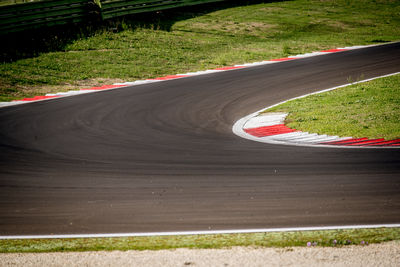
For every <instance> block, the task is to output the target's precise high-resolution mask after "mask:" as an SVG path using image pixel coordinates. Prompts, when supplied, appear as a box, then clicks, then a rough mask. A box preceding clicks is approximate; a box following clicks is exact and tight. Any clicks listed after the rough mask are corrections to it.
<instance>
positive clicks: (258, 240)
mask: <svg viewBox="0 0 400 267" xmlns="http://www.w3.org/2000/svg"><path fill="white" fill-rule="evenodd" d="M334 240H336V241H337V243H336V244H335V243H334ZM392 240H400V228H375V229H350V230H324V231H301V232H275V233H251V234H216V235H184V236H155V237H121V238H76V239H28V240H24V239H20V240H0V252H1V253H8V252H66V251H98V250H160V249H175V248H230V247H234V246H251V247H294V246H307V242H311V243H314V242H316V243H314V244H315V245H316V246H322V247H341V246H346V245H360V244H361V242H362V241H364V242H365V244H367V242H368V244H372V243H380V242H385V241H392Z"/></svg>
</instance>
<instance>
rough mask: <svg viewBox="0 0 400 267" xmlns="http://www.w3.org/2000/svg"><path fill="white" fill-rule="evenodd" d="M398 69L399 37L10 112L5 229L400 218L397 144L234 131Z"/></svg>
mask: <svg viewBox="0 0 400 267" xmlns="http://www.w3.org/2000/svg"><path fill="white" fill-rule="evenodd" d="M398 71H400V43H395V44H388V45H383V46H379V47H371V48H366V49H360V50H353V51H347V52H342V53H336V54H330V55H325V56H318V57H312V58H305V59H299V60H295V61H289V62H283V63H278V64H271V65H264V66H258V67H253V68H246V69H240V70H233V71H228V72H223V73H215V74H209V75H202V76H196V77H190V78H184V79H178V80H172V81H166V82H160V83H154V84H147V85H141V86H135V87H130V88H123V89H117V90H112V91H105V92H100V93H95V94H87V95H80V96H75V97H68V98H63V99H56V100H52V101H44V102H37V103H32V104H27V105H19V106H13V107H7V108H2V109H0V234H1V235H13V234H21V235H22V234H68V233H71V234H72V233H74V234H77V233H105V232H107V233H118V232H159V231H184V230H209V229H211V230H213V229H214V230H217V229H247V228H270V227H295V226H323V225H324V226H329V225H353V224H376V223H399V222H400V150H399V149H340V148H306V147H291V146H279V145H269V144H262V143H257V142H252V141H249V140H245V139H241V138H240V137H237V136H235V135H234V134H233V133H232V130H231V128H232V125H233V124H234V122H235V121H236V120H238V119H239V118H241V117H243V116H245V115H247V114H249V113H251V112H254V111H256V110H259V109H261V108H263V107H266V106H268V105H271V104H274V103H277V102H279V101H283V100H285V99H288V98H292V97H295V96H299V95H303V94H305V93H309V92H313V91H318V90H321V89H325V88H330V87H333V86H337V85H341V84H344V83H347V82H348V81H349V79H350V80H352V81H355V80H357V79H366V78H369V77H374V76H378V75H383V74H387V73H393V72H398ZM338 112H340V111H338Z"/></svg>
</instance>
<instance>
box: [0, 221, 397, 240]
mask: <svg viewBox="0 0 400 267" xmlns="http://www.w3.org/2000/svg"><path fill="white" fill-rule="evenodd" d="M399 227H400V224H366V225H344V226H341V225H340V226H315V227H289V228H261V229H236V230H207V231H181V232H154V233H151V232H149V233H114V234H111V233H104V234H64V235H5V236H0V239H3V240H4V239H55V238H103V237H140V236H172V235H174V236H179V235H217V234H250V233H274V232H298V231H325V230H346V229H371V228H399Z"/></svg>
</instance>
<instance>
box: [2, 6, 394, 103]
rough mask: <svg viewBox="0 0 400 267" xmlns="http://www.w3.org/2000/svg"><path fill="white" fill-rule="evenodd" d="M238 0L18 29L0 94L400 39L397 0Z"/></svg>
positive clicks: (6, 54) (7, 96)
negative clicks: (84, 24)
mask: <svg viewBox="0 0 400 267" xmlns="http://www.w3.org/2000/svg"><path fill="white" fill-rule="evenodd" d="M239 2H240V1H233V3H232V2H231V1H229V2H226V3H225V2H224V3H221V4H212V5H205V6H200V7H191V8H183V9H178V10H173V11H165V12H160V13H157V14H155V13H154V14H151V15H148V14H146V15H143V16H138V15H136V16H134V17H130V18H129V17H127V18H124V19H123V20H115V21H110V22H107V23H106V24H102V25H90V27H88V28H85V29H75V30H74V31H72V30H70V29H69V28H62V30H57V31H53V32H51V31H49V32H50V34H46V33H45V34H43V33H40V34H39V33H37V34H34V35H32V36H31V37H30V39H29V38H27V39H24V41H21V40H20V39H21V38H23V37H21V35H17V36H14V37H12V36H11V37H10V38H8V42H2V44H1V45H2V46H4V47H2V52H1V55H2V56H1V58H2V60H1V61H2V62H3V63H2V64H1V65H0V101H7V100H12V99H18V98H21V97H27V96H34V95H37V94H45V93H49V92H57V91H62V90H65V87H66V86H67V87H68V86H72V87H75V88H76V89H79V88H82V87H86V86H98V85H101V83H99V82H98V81H101V80H114V79H120V80H124V81H133V80H137V79H146V78H154V77H159V76H164V75H168V74H177V73H185V72H189V71H197V70H205V69H210V68H216V67H221V66H226V65H233V64H240V63H246V62H252V61H260V60H267V59H272V58H279V57H284V56H288V55H295V54H300V53H306V52H312V51H318V50H322V49H328V48H336V47H340V46H351V45H364V44H372V43H381V42H388V41H395V40H399V39H400V16H399V13H400V3H399V2H398V1H393V0H382V1H372V0H358V1H348V0H331V1H319V0H295V1H282V2H281V1H279V2H268V3H258V4H249V5H247V4H243V2H242V3H239ZM254 2H260V1H247V3H254ZM60 31H61V32H62V33H61V34H60V33H59V32H60ZM65 36H67V37H65Z"/></svg>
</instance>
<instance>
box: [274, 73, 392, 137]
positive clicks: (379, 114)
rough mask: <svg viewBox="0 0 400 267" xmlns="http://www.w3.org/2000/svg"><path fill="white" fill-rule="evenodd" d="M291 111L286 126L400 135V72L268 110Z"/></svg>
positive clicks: (359, 134)
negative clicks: (399, 73)
mask: <svg viewBox="0 0 400 267" xmlns="http://www.w3.org/2000/svg"><path fill="white" fill-rule="evenodd" d="M266 112H287V113H289V115H288V116H287V117H286V122H285V123H286V125H287V126H288V127H290V128H293V129H298V130H301V131H305V132H310V133H318V134H329V135H338V136H342V137H344V136H351V137H368V138H385V139H387V140H391V139H397V138H400V75H394V76H390V77H385V78H380V79H376V80H373V81H369V82H365V83H360V84H355V85H351V86H347V87H344V88H340V89H336V90H333V91H329V92H326V93H321V94H315V95H311V96H308V97H305V98H300V99H295V100H292V101H289V102H286V103H284V104H282V105H279V106H276V107H274V108H271V109H268V110H266Z"/></svg>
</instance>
